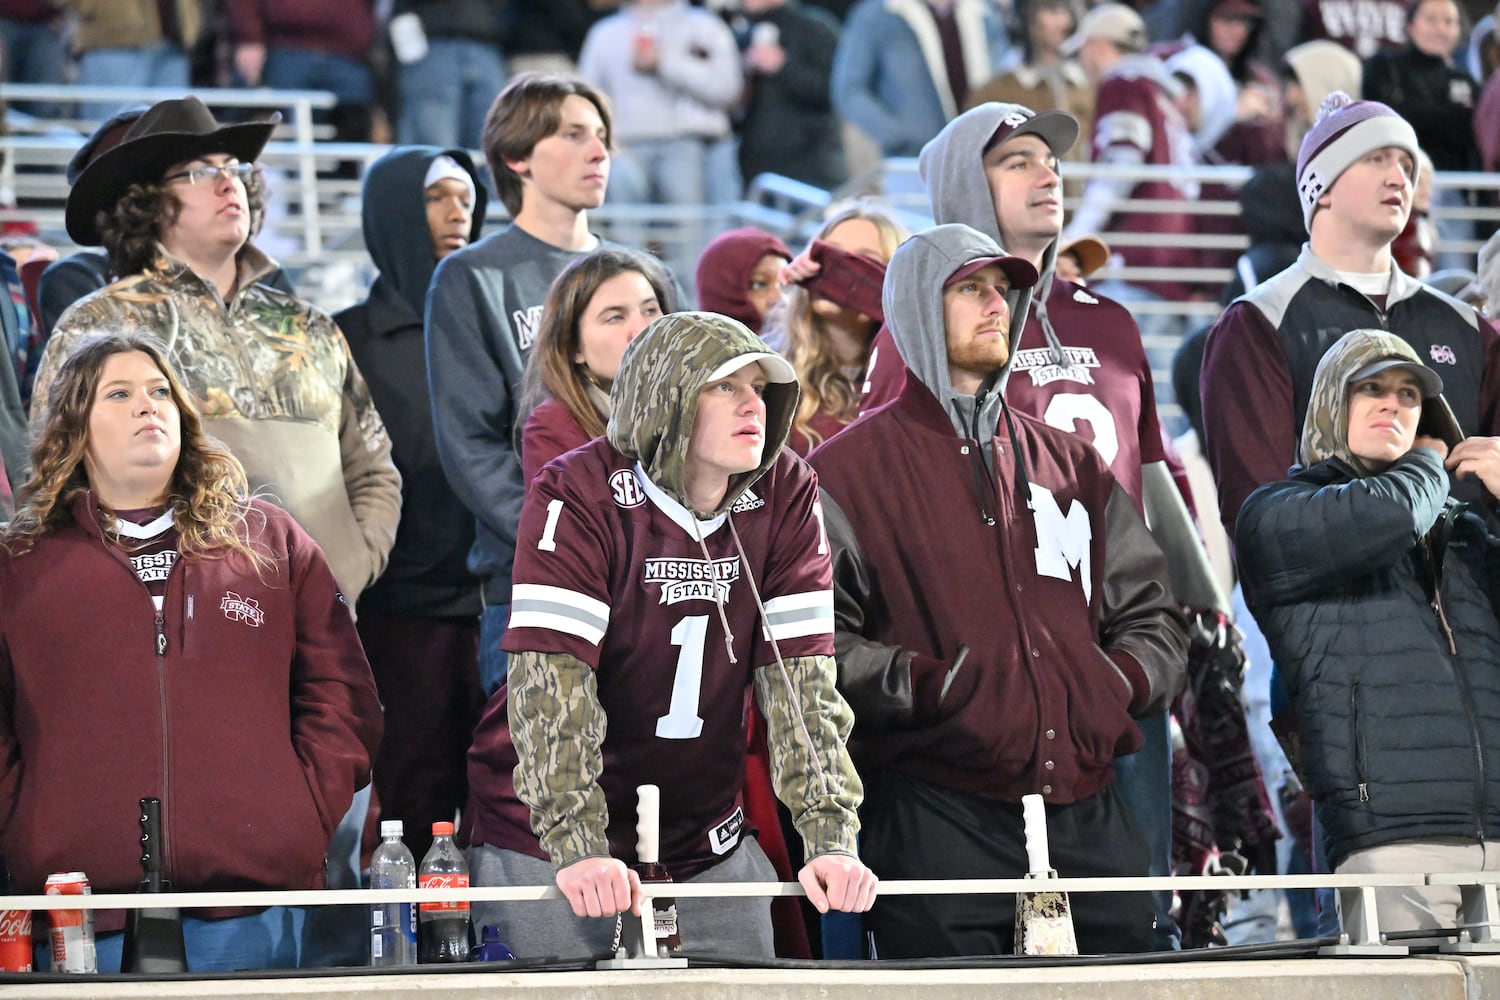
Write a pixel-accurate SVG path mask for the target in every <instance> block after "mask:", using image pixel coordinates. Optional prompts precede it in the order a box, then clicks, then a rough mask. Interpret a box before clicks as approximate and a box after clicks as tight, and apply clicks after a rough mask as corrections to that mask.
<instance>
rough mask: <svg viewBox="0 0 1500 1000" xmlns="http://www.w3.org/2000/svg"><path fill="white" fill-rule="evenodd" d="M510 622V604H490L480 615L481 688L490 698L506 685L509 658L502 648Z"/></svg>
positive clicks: (486, 696)
mask: <svg viewBox="0 0 1500 1000" xmlns="http://www.w3.org/2000/svg"><path fill="white" fill-rule="evenodd" d="M509 621H510V605H509V604H490V605H487V606H486V607H485V609H484V610H483V611H482V612H480V614H479V686H480V687H481V688H483V689H484V696H485V698H489V697H490V696H491V695H492V694H494V693H495V692H496V691H497V690H499V688H500V685H501V684H504V683H505V675H506V673H507V672H508V657H507V656H506V655H505V650H503V649H501V648H500V642H501V640H503V639H504V638H505V626H506V624H507V623H508V622H509Z"/></svg>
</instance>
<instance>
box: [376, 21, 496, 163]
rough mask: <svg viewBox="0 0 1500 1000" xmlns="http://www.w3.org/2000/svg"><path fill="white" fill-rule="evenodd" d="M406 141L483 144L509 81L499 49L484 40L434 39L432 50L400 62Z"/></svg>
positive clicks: (466, 145)
mask: <svg viewBox="0 0 1500 1000" xmlns="http://www.w3.org/2000/svg"><path fill="white" fill-rule="evenodd" d="M399 81H400V85H401V118H400V123H399V126H398V127H397V130H396V131H397V135H398V137H399V141H400V142H401V143H402V144H403V145H427V146H441V147H442V148H444V149H478V148H479V142H480V133H481V132H482V131H483V130H484V118H485V115H487V114H488V113H489V110H490V105H491V104H492V103H493V102H494V100H495V96H496V95H497V94H499V93H500V88H501V87H503V86H505V62H504V60H503V59H501V57H500V50H499V49H498V48H496V47H495V46H493V45H486V44H485V43H483V42H470V41H465V40H463V39H459V38H429V39H428V40H427V55H425V56H424V57H422V58H421V59H419V60H417V61H416V62H414V63H407V64H405V65H403V66H402V67H401V75H400V78H399Z"/></svg>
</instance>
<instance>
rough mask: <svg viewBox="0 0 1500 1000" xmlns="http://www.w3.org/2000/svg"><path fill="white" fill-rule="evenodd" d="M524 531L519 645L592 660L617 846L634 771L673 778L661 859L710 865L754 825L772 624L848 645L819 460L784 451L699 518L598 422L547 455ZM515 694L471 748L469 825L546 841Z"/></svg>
mask: <svg viewBox="0 0 1500 1000" xmlns="http://www.w3.org/2000/svg"><path fill="white" fill-rule="evenodd" d="M728 517H732V518H733V520H734V529H735V531H737V532H738V535H739V540H740V542H741V543H742V545H743V552H744V554H743V558H742V557H741V555H740V551H739V548H738V547H737V546H736V544H735V539H734V536H733V534H732V533H731V530H730V525H729V524H728V523H727V518H728ZM699 535H701V536H702V543H701V545H700V542H699ZM518 539H519V541H518V544H517V547H516V564H515V565H516V569H515V584H514V589H513V590H512V595H511V617H510V626H509V629H508V630H507V631H506V634H505V641H504V646H505V649H506V650H508V651H510V652H520V651H541V652H555V653H567V654H570V655H572V656H576V657H577V658H578V659H580V660H582V661H583V662H584V663H587V664H588V665H589V666H590V667H592V668H593V669H594V671H595V674H596V680H597V684H598V698H599V702H600V704H601V705H602V706H603V709H604V711H605V714H606V715H607V717H608V720H609V723H608V735H607V736H606V737H605V740H604V746H603V761H604V766H603V772H602V774H601V777H600V779H599V784H600V786H601V787H602V788H603V791H604V794H605V799H606V801H607V803H608V805H609V828H608V833H609V844H610V853H611V854H612V855H613V856H614V857H617V858H620V859H622V860H624V861H626V862H633V861H634V860H635V843H636V832H635V821H636V813H635V804H636V792H635V788H636V786H637V785H640V784H645V783H652V784H656V785H659V786H660V787H661V790H662V796H661V855H662V862H663V864H664V865H666V867H667V868H668V869H669V870H670V871H672V872H673V874H679V873H680V875H681V876H682V877H688V876H691V875H693V874H696V873H697V872H699V871H701V870H703V869H704V868H707V867H709V866H710V865H712V864H713V863H715V862H716V861H717V860H719V858H721V857H722V856H724V855H726V854H728V853H729V852H730V851H732V850H733V849H734V848H735V846H736V845H737V844H738V842H739V837H740V831H741V828H742V826H743V823H744V818H743V816H744V814H743V811H742V809H741V803H740V786H741V783H742V781H743V778H744V773H745V760H744V757H745V741H746V732H745V712H744V707H745V691H746V688H747V686H748V685H749V684H750V680H751V675H752V672H753V671H754V670H755V668H757V667H760V666H764V665H766V664H770V663H774V662H775V655H774V653H773V652H772V647H771V642H770V640H771V639H773V638H774V639H775V641H776V643H777V645H778V647H779V649H780V652H781V655H782V656H783V657H793V656H820V655H821V656H831V655H832V654H833V593H832V571H831V568H830V564H829V558H828V545H827V541H826V538H825V536H824V534H823V530H822V523H821V508H819V507H818V505H817V480H816V478H815V477H814V475H813V473H812V470H811V469H809V468H808V466H807V465H806V464H805V463H804V462H802V460H801V459H799V458H797V457H796V456H794V455H793V454H791V453H790V452H787V451H783V452H782V454H781V455H780V457H779V458H778V459H777V462H776V464H775V465H774V466H773V467H772V468H771V470H770V471H769V472H767V473H766V474H765V475H764V476H762V477H761V478H760V479H759V480H757V481H756V482H755V483H754V484H753V485H752V486H751V487H750V488H749V489H748V490H747V491H746V492H745V493H744V494H743V495H741V497H740V498H739V500H737V501H736V502H735V504H734V507H733V510H732V512H731V514H729V515H720V516H719V517H717V518H715V519H713V520H710V521H697V522H695V521H694V519H693V517H692V515H691V514H690V513H689V512H688V511H687V510H686V509H685V508H683V507H682V506H681V505H680V504H678V503H677V502H676V501H674V500H672V499H671V498H670V497H669V496H667V495H666V494H665V493H663V492H662V491H661V490H659V489H658V488H657V487H656V486H655V485H654V484H653V483H651V482H650V481H649V480H648V479H647V478H646V477H645V475H644V474H643V473H642V472H641V471H640V470H639V469H638V468H636V467H634V466H633V465H632V463H631V462H630V461H629V460H628V459H626V458H625V457H624V456H623V455H621V454H620V453H619V452H618V451H617V450H615V448H614V447H612V446H611V445H610V444H609V442H608V441H607V440H605V439H602V438H601V439H597V440H595V441H593V442H591V443H589V444H588V445H585V446H584V447H583V448H580V449H578V450H577V451H574V452H571V453H569V454H568V455H567V456H565V457H564V458H562V459H560V460H559V461H556V462H553V463H552V464H550V465H548V466H547V467H546V468H544V469H543V470H542V471H541V473H540V474H539V475H538V476H537V478H536V480H535V481H534V482H533V484H532V487H531V490H530V492H529V493H528V494H527V497H526V504H525V507H524V508H523V510H522V514H521V525H520V533H519V535H518ZM705 547H706V549H707V558H705V553H704V549H705ZM752 574H753V576H754V582H755V584H756V586H758V587H759V590H760V596H761V599H762V600H763V601H764V602H765V619H764V621H762V619H761V615H760V613H759V611H758V610H757V608H756V604H755V598H754V595H753V594H752V592H751V581H750V580H749V579H748V577H749V576H750V575H752ZM719 602H721V603H722V607H723V615H724V620H727V622H728V626H729V636H728V637H726V635H725V632H724V626H723V624H722V623H721V619H720V615H719V610H718V609H717V608H716V603H719ZM731 648H732V650H733V653H732V657H731V653H730V649H731ZM506 695H507V692H506V690H505V689H502V690H501V691H500V692H499V693H497V694H496V696H495V697H494V698H493V699H492V700H491V702H490V705H489V707H488V708H487V709H486V711H485V715H484V718H483V719H481V720H480V723H479V726H478V728H477V729H476V730H475V734H474V746H473V748H472V749H471V750H470V753H469V783H470V787H471V800H470V807H471V808H470V811H471V812H472V813H473V814H474V815H473V821H474V828H473V832H472V834H471V837H470V839H471V841H472V842H474V843H485V844H491V845H493V846H496V847H501V848H506V849H510V850H515V851H521V852H524V853H527V854H531V855H534V856H537V857H541V856H543V852H542V849H541V847H540V845H539V843H538V841H537V838H536V836H535V835H534V834H533V833H532V832H531V825H530V811H529V809H528V808H527V806H526V805H525V803H523V802H522V801H521V800H520V799H519V798H518V797H517V796H516V793H515V788H514V784H513V781H512V770H513V769H514V768H515V766H516V764H517V758H516V751H515V748H514V745H513V744H512V743H511V739H510V732H509V726H508V724H507V705H506ZM529 763H530V762H529Z"/></svg>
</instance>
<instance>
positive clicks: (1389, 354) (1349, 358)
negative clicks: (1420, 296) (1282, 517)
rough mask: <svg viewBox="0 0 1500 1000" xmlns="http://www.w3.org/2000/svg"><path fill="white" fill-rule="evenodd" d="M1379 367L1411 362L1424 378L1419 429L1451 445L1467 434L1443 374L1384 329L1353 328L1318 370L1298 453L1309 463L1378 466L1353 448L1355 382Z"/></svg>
mask: <svg viewBox="0 0 1500 1000" xmlns="http://www.w3.org/2000/svg"><path fill="white" fill-rule="evenodd" d="M1372 366H1375V367H1376V368H1379V367H1382V366H1383V367H1386V368H1389V367H1411V368H1413V369H1414V370H1416V373H1417V375H1418V376H1419V378H1420V379H1421V381H1422V396H1423V400H1422V418H1421V420H1420V421H1419V422H1418V424H1417V433H1418V434H1419V435H1421V434H1428V435H1431V436H1433V437H1437V438H1441V439H1442V440H1443V441H1445V442H1447V444H1448V446H1449V447H1450V448H1451V447H1453V446H1454V445H1455V444H1457V443H1458V442H1459V441H1462V440H1463V432H1462V431H1460V430H1459V428H1458V421H1457V420H1455V419H1454V417H1453V411H1452V410H1451V409H1449V407H1448V401H1447V400H1445V399H1444V398H1443V380H1442V378H1441V377H1439V376H1438V374H1437V372H1435V371H1433V370H1432V369H1431V368H1428V367H1427V366H1426V365H1424V364H1422V359H1421V358H1419V357H1417V352H1416V351H1414V350H1412V347H1411V345H1410V344H1408V343H1407V342H1406V341H1404V340H1402V339H1401V338H1400V337H1398V336H1396V335H1395V334H1393V333H1387V332H1385V331H1384V330H1352V331H1350V332H1349V333H1346V334H1344V335H1343V336H1342V337H1340V338H1339V340H1338V341H1337V342H1336V343H1335V344H1334V345H1333V346H1332V347H1330V348H1329V349H1328V353H1327V354H1324V355H1323V360H1321V361H1319V362H1318V369H1317V371H1316V373H1315V374H1314V375H1313V387H1312V397H1311V398H1310V399H1309V400H1308V404H1307V418H1306V419H1305V420H1304V421H1303V423H1302V444H1301V447H1300V449H1299V451H1298V458H1299V459H1300V460H1301V462H1302V464H1303V465H1316V464H1317V463H1319V462H1323V461H1327V460H1328V459H1330V458H1337V459H1339V460H1340V461H1341V462H1344V463H1345V464H1346V465H1348V466H1349V467H1351V468H1352V469H1354V470H1355V472H1357V473H1358V474H1359V475H1361V476H1366V475H1370V474H1371V472H1372V471H1374V470H1371V469H1370V468H1369V467H1368V466H1367V465H1366V464H1365V463H1364V462H1363V461H1361V460H1360V459H1359V458H1358V457H1357V456H1356V455H1355V454H1354V453H1353V452H1351V451H1350V450H1349V384H1350V383H1351V382H1352V381H1354V380H1355V378H1356V376H1358V377H1365V376H1367V375H1368V374H1373V372H1371V371H1369V369H1371V368H1372Z"/></svg>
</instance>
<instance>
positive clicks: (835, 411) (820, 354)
mask: <svg viewBox="0 0 1500 1000" xmlns="http://www.w3.org/2000/svg"><path fill="white" fill-rule="evenodd" d="M851 219H863V220H865V221H867V222H871V223H874V225H875V228H876V229H878V230H879V231H880V244H881V248H882V249H883V250H884V251H885V259H886V260H887V261H889V260H890V259H891V254H893V253H895V252H896V247H898V246H900V245H901V243H902V241H903V240H905V239H906V237H907V236H908V235H909V234H908V233H907V231H906V227H905V226H903V225H902V224H901V223H900V222H899V221H897V219H896V217H895V215H893V214H892V213H891V211H890V210H889V209H887V208H884V207H883V206H881V205H879V204H876V203H875V202H872V201H867V200H865V199H857V200H855V201H847V202H842V203H839V204H835V205H833V206H831V207H830V209H829V214H828V216H827V218H825V219H824V221H823V225H822V227H821V228H820V229H819V230H818V232H817V235H816V236H814V237H813V238H814V239H820V240H821V239H825V238H827V236H828V234H829V233H831V232H833V230H834V229H836V228H837V227H838V226H839V225H840V224H842V223H845V222H848V221H850V220H851ZM835 322H837V320H835V319H833V318H830V317H829V316H825V315H822V314H820V313H819V311H818V310H817V309H816V308H815V307H814V299H813V297H812V296H811V295H809V294H808V291H807V289H806V288H804V287H803V286H802V285H790V286H788V287H787V289H786V292H785V293H784V294H783V296H782V300H781V301H780V302H779V303H777V304H776V305H774V306H772V307H771V311H770V312H769V313H768V314H767V315H766V322H765V327H764V330H765V334H764V335H765V336H766V338H767V339H768V340H772V341H773V342H774V341H778V340H779V342H780V344H781V347H782V353H783V354H785V355H786V358H787V360H788V361H790V362H791V363H792V369H793V370H794V371H796V373H797V379H798V381H800V382H801V383H802V398H801V399H800V400H798V402H797V415H796V417H795V418H794V419H793V421H792V426H793V428H794V429H795V430H798V431H801V432H802V433H803V434H804V435H806V437H807V439H808V440H809V441H810V442H811V443H812V445H813V446H814V447H816V446H817V445H818V444H820V443H821V442H822V440H823V436H822V435H821V434H819V433H818V432H817V431H816V430H814V429H813V427H812V426H811V423H810V422H811V421H812V419H813V418H814V417H816V416H817V415H818V414H819V413H827V414H829V415H830V416H832V417H833V418H834V419H836V420H838V421H840V422H842V423H848V422H849V421H851V420H853V419H854V418H855V417H856V416H858V415H859V397H860V386H859V384H858V382H856V381H855V380H854V379H853V378H851V377H850V376H849V375H848V373H846V372H845V371H844V362H843V361H841V360H840V359H839V357H838V355H837V353H835V351H834V348H833V342H832V340H831V339H830V337H829V326H830V324H832V323H835ZM864 325H865V327H866V329H863V330H860V331H857V332H856V335H857V336H861V337H863V338H864V342H865V351H866V355H867V354H868V350H869V342H870V341H871V340H874V339H875V333H876V329H877V324H876V323H875V322H874V321H873V320H870V321H867V322H866V323H865V324H864ZM864 360H865V356H862V357H861V358H860V361H861V364H863V362H864Z"/></svg>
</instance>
